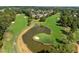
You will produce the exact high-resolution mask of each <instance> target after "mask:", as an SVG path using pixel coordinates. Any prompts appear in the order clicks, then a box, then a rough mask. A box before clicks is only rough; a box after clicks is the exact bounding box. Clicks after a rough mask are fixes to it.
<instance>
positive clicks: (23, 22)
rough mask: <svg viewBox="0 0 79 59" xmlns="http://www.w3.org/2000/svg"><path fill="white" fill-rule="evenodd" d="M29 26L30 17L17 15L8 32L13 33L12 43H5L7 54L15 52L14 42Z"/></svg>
mask: <svg viewBox="0 0 79 59" xmlns="http://www.w3.org/2000/svg"><path fill="white" fill-rule="evenodd" d="M27 24H28V17H26V16H25V15H24V14H21V15H16V19H15V21H14V23H13V24H11V25H10V27H9V28H8V31H10V32H11V33H12V36H13V37H12V38H10V39H11V40H10V41H8V42H7V41H6V42H4V43H5V45H4V51H5V52H14V51H13V50H14V46H13V45H14V42H15V39H16V38H17V36H18V35H19V33H20V32H21V31H22V30H23V29H24V28H26V27H27Z"/></svg>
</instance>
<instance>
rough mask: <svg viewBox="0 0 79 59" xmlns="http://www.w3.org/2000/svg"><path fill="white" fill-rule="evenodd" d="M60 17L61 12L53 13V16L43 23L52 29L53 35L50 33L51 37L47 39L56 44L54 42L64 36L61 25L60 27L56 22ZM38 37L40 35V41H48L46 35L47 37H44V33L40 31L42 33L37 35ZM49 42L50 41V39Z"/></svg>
mask: <svg viewBox="0 0 79 59" xmlns="http://www.w3.org/2000/svg"><path fill="white" fill-rule="evenodd" d="M59 17H60V15H59V14H56V15H52V16H50V17H48V18H47V19H46V21H45V22H44V23H43V25H44V26H47V27H49V28H50V29H51V35H50V38H51V39H50V38H49V39H47V41H48V40H50V43H52V44H54V43H56V41H55V40H56V39H60V38H61V36H62V33H61V31H60V30H61V27H59V26H57V25H56V24H57V23H56V22H57V21H58V18H59ZM37 36H38V37H40V41H41V42H42V41H43V42H44V43H45V42H47V41H46V36H45V39H44V35H41V33H40V35H37ZM42 36H43V39H41V38H42ZM48 42H49V41H48Z"/></svg>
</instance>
